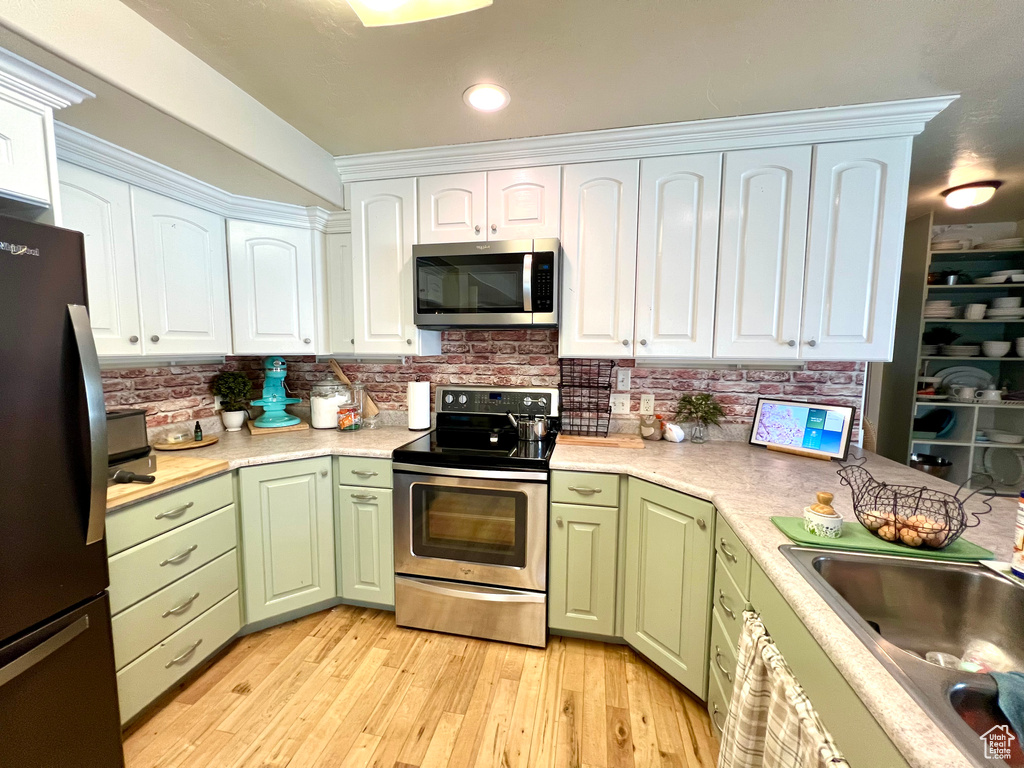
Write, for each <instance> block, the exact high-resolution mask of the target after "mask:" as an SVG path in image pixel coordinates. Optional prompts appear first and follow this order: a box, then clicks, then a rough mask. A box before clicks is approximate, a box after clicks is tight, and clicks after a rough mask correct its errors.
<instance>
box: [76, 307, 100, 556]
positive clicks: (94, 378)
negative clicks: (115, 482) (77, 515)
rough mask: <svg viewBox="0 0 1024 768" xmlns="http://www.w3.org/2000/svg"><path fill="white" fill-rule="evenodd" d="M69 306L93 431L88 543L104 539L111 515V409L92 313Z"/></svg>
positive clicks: (90, 457) (90, 448) (91, 433)
mask: <svg viewBox="0 0 1024 768" xmlns="http://www.w3.org/2000/svg"><path fill="white" fill-rule="evenodd" d="M67 307H68V317H69V318H70V319H71V331H72V333H73V334H74V337H75V346H76V347H77V348H78V364H79V366H80V367H81V375H82V388H83V390H84V391H85V410H86V416H87V418H86V424H87V427H88V430H89V434H88V438H89V475H88V477H89V522H88V524H87V525H86V528H85V543H86V544H87V545H88V544H96V543H97V542H100V541H103V527H104V525H105V523H106V518H107V457H106V453H107V448H106V446H107V410H106V405H104V402H103V382H102V380H101V379H100V358H99V356H98V355H97V354H96V341H95V340H94V339H93V336H92V324H91V323H90V322H89V312H88V310H86V308H85V307H83V306H82V305H81V304H68V305H67Z"/></svg>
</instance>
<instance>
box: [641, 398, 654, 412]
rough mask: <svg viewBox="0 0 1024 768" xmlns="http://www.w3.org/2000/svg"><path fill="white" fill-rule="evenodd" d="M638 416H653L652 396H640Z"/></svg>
mask: <svg viewBox="0 0 1024 768" xmlns="http://www.w3.org/2000/svg"><path fill="white" fill-rule="evenodd" d="M640 415H641V416H653V415H654V395H640Z"/></svg>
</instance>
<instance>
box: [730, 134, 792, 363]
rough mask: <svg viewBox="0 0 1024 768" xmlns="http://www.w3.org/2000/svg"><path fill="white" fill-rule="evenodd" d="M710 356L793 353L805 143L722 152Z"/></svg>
mask: <svg viewBox="0 0 1024 768" xmlns="http://www.w3.org/2000/svg"><path fill="white" fill-rule="evenodd" d="M723 176H724V181H723V185H722V226H721V235H720V242H719V262H718V308H717V310H716V319H717V321H716V331H715V356H716V357H726V358H747V359H759V360H771V359H783V360H796V359H798V358H799V357H800V355H801V345H800V319H801V304H802V298H803V290H804V253H805V249H806V243H807V202H808V193H809V190H810V177H811V147H809V146H798V147H773V148H771V149H751V150H745V151H741V152H727V153H726V155H725V169H724V172H723Z"/></svg>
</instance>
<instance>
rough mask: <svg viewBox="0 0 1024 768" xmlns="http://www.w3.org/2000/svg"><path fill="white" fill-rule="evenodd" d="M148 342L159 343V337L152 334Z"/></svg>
mask: <svg viewBox="0 0 1024 768" xmlns="http://www.w3.org/2000/svg"><path fill="white" fill-rule="evenodd" d="M149 340H150V341H152V342H153V343H154V344H156V343H157V342H158V341H160V337H159V336H157V335H156V334H153V335H152V336H150V337H149Z"/></svg>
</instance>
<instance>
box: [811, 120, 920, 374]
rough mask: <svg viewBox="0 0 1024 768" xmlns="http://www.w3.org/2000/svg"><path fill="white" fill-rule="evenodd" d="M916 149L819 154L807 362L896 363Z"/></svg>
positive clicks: (871, 145) (857, 146)
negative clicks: (895, 340)
mask: <svg viewBox="0 0 1024 768" xmlns="http://www.w3.org/2000/svg"><path fill="white" fill-rule="evenodd" d="M910 145H911V139H910V138H892V139H875V140H869V141H849V142H839V143H836V144H822V145H819V146H817V147H815V148H814V177H813V185H812V187H811V214H810V225H809V237H808V247H807V281H806V296H805V300H804V322H803V339H802V343H803V349H802V351H801V356H802V357H803V358H804V359H808V360H891V359H892V343H893V334H894V332H895V321H896V300H897V294H898V291H899V282H900V265H901V260H902V251H903V222H904V217H905V215H906V210H907V188H908V183H909V171H910Z"/></svg>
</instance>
